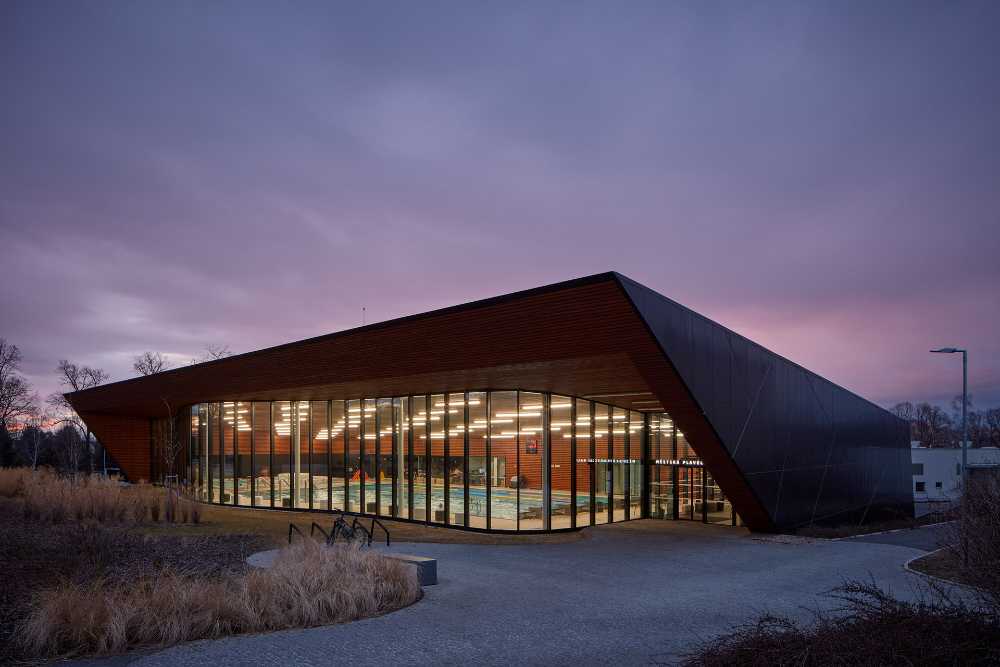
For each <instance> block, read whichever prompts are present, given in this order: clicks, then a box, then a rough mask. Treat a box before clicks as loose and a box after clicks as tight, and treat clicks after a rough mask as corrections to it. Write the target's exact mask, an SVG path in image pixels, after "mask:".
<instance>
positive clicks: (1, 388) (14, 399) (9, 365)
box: [0, 338, 38, 429]
mask: <svg viewBox="0 0 1000 667" xmlns="http://www.w3.org/2000/svg"><path fill="white" fill-rule="evenodd" d="M20 364H21V351H20V350H18V349H17V345H12V344H10V343H8V342H7V340H6V339H5V338H0V429H7V428H8V427H9V426H11V425H13V424H14V423H15V422H17V421H18V420H20V419H23V418H25V417H28V416H29V415H30V414H31V412H32V410H33V409H34V407H35V403H36V402H37V401H38V396H37V395H36V394H35V393H34V392H33V391H31V385H29V384H28V381H27V380H25V379H24V378H23V377H22V376H21V375H20V373H19V372H18V371H19V370H20Z"/></svg>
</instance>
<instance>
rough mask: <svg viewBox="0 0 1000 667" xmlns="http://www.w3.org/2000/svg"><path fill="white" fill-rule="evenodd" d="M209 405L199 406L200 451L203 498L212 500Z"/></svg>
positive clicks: (201, 404) (202, 404)
mask: <svg viewBox="0 0 1000 667" xmlns="http://www.w3.org/2000/svg"><path fill="white" fill-rule="evenodd" d="M208 444H209V443H208V405H207V404H205V403H200V404H199V405H198V451H199V452H200V453H201V498H202V500H211V490H210V489H211V473H210V472H209V465H210V461H211V456H210V455H209V449H208Z"/></svg>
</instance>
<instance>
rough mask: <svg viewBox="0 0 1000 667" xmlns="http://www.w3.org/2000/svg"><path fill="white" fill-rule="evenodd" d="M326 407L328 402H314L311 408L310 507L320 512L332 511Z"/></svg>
mask: <svg viewBox="0 0 1000 667" xmlns="http://www.w3.org/2000/svg"><path fill="white" fill-rule="evenodd" d="M326 406H327V403H326V401H312V403H311V404H310V406H309V412H310V415H309V417H310V423H311V427H310V432H311V433H312V453H311V456H310V457H309V471H310V473H311V477H312V496H311V498H312V502H311V503H310V505H309V506H310V507H311V508H313V509H318V510H326V509H330V496H329V493H330V476H329V475H330V461H329V454H330V433H329V431H327V428H326V426H327V423H326V418H327V414H326Z"/></svg>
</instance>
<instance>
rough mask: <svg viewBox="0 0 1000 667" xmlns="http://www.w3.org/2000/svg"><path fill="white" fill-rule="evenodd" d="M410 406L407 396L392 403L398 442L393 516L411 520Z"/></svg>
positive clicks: (396, 447) (396, 445)
mask: <svg viewBox="0 0 1000 667" xmlns="http://www.w3.org/2000/svg"><path fill="white" fill-rule="evenodd" d="M409 413H410V404H409V399H408V398H406V397H405V396H404V397H403V398H397V399H394V400H393V403H392V423H393V429H394V430H395V431H396V442H395V444H394V447H395V454H394V464H395V466H396V475H395V477H393V482H392V488H393V498H394V500H393V504H394V505H395V506H396V512H395V513H394V514H393V516H398V517H402V518H404V519H409V518H410V483H409V480H410V476H411V475H412V472H411V471H412V465H411V461H410V452H411V450H412V448H411V447H410V426H409Z"/></svg>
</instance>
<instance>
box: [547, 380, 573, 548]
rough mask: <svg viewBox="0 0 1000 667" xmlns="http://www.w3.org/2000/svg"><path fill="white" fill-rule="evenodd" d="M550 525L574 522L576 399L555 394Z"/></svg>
mask: <svg viewBox="0 0 1000 667" xmlns="http://www.w3.org/2000/svg"><path fill="white" fill-rule="evenodd" d="M549 409H550V414H551V417H550V418H549V433H550V436H549V441H550V443H551V445H550V448H551V454H550V457H549V484H550V487H549V488H550V491H549V515H550V517H551V518H550V519H549V528H552V529H555V528H570V527H572V525H573V516H572V513H573V502H572V498H573V452H572V445H573V421H572V418H573V399H571V398H569V397H568V396H556V395H553V396H552V397H551V398H550V399H549Z"/></svg>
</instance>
